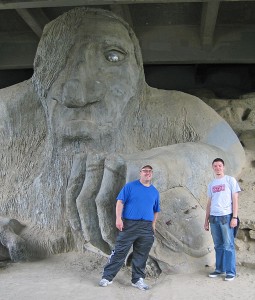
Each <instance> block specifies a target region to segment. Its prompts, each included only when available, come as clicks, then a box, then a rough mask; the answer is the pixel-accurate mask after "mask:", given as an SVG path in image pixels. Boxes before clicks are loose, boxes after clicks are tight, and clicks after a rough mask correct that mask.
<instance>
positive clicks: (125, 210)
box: [99, 165, 160, 290]
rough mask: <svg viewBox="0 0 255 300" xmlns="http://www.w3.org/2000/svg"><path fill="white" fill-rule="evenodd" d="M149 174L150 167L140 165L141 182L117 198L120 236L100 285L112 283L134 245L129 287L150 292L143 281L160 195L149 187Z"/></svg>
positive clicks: (125, 187)
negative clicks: (130, 285) (130, 284)
mask: <svg viewBox="0 0 255 300" xmlns="http://www.w3.org/2000/svg"><path fill="white" fill-rule="evenodd" d="M152 173H153V169H152V167H151V166H150V165H146V166H143V167H142V168H141V169H140V179H139V180H135V181H132V182H129V183H127V184H126V185H125V186H124V187H123V188H122V190H121V191H120V193H119V195H118V196H117V204H116V227H117V228H118V229H119V234H118V237H117V239H116V244H115V250H114V251H112V254H111V256H110V258H109V261H108V263H107V264H106V266H105V268H104V272H103V276H102V279H101V280H100V282H99V285H100V286H103V287H105V286H107V285H109V284H111V283H112V280H113V278H114V277H115V276H116V275H117V273H118V271H119V270H120V268H121V267H122V265H123V263H124V261H125V258H126V256H127V254H128V251H129V249H130V248H131V246H132V245H133V254H132V280H131V281H132V286H134V287H136V288H139V289H140V290H148V289H149V286H148V285H147V284H145V283H144V281H143V279H144V277H145V267H146V261H147V259H148V256H149V252H150V250H151V247H152V244H153V242H154V232H155V225H156V220H157V217H158V213H159V211H160V200H159V192H158V190H157V189H156V188H155V187H154V186H153V185H152V184H151V180H152Z"/></svg>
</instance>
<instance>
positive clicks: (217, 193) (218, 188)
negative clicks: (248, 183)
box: [207, 175, 241, 216]
mask: <svg viewBox="0 0 255 300" xmlns="http://www.w3.org/2000/svg"><path fill="white" fill-rule="evenodd" d="M240 191H241V189H240V187H239V185H238V183H237V181H236V179H235V178H234V177H231V176H228V175H225V176H224V177H222V178H219V179H218V178H216V179H214V180H213V181H211V182H210V183H209V185H208V190H207V195H208V198H210V199H211V210H210V215H212V216H224V215H229V214H231V213H232V212H233V209H232V195H233V194H234V193H239V192H240Z"/></svg>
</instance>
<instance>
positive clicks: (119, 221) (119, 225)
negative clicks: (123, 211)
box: [116, 218, 124, 231]
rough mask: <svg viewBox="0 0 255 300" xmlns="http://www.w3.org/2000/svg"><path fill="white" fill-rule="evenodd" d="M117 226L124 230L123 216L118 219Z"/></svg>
mask: <svg viewBox="0 0 255 300" xmlns="http://www.w3.org/2000/svg"><path fill="white" fill-rule="evenodd" d="M116 227H117V228H118V229H119V231H122V229H123V228H124V226H123V221H122V219H121V218H117V219H116Z"/></svg>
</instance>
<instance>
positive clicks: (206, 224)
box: [204, 198, 211, 231]
mask: <svg viewBox="0 0 255 300" xmlns="http://www.w3.org/2000/svg"><path fill="white" fill-rule="evenodd" d="M210 211H211V199H210V198H209V199H208V202H207V206H206V213H205V224H204V229H205V230H206V231H208V230H209V217H210Z"/></svg>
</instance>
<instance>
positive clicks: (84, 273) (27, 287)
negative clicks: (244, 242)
mask: <svg viewBox="0 0 255 300" xmlns="http://www.w3.org/2000/svg"><path fill="white" fill-rule="evenodd" d="M105 262H106V258H105V257H101V256H98V255H97V254H94V253H92V252H85V253H83V254H80V253H74V252H72V253H65V254H59V255H55V256H52V257H50V258H47V259H44V260H41V261H36V262H27V263H10V264H7V266H6V268H0V299H4V300H14V299H15V300H16V299H18V300H67V299H72V300H80V299H83V300H84V299H87V300H92V299H104V300H108V299H109V300H113V299H118V300H126V299H127V300H130V299H137V300H140V299H141V300H149V299H151V300H165V299H171V300H175V299H176V300H182V299H183V300H187V299H189V300H193V299H194V300H195V299H196V300H200V299H208V298H209V299H210V300H214V299H215V300H216V299H217V300H219V299H220V300H228V299H242V300H246V299H247V300H248V299H254V297H255V290H254V282H255V268H254V269H253V268H249V269H248V268H245V267H243V266H239V267H238V268H237V272H238V274H237V278H236V279H235V280H234V281H231V282H226V281H224V278H209V277H208V276H207V275H208V272H210V271H211V269H210V268H208V267H207V268H206V267H205V268H204V269H203V270H200V271H198V272H196V273H193V274H174V275H161V276H160V277H159V278H158V279H155V278H153V279H152V278H148V279H146V282H147V283H148V284H149V285H150V286H151V289H150V290H148V291H140V290H138V289H136V288H134V287H132V286H131V284H130V271H129V269H127V268H126V267H125V268H123V269H122V270H121V271H120V272H119V273H118V275H117V277H116V278H115V280H114V282H113V284H112V285H110V286H108V287H105V288H103V287H99V286H98V281H99V279H100V278H101V272H102V267H103V265H104V264H105Z"/></svg>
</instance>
